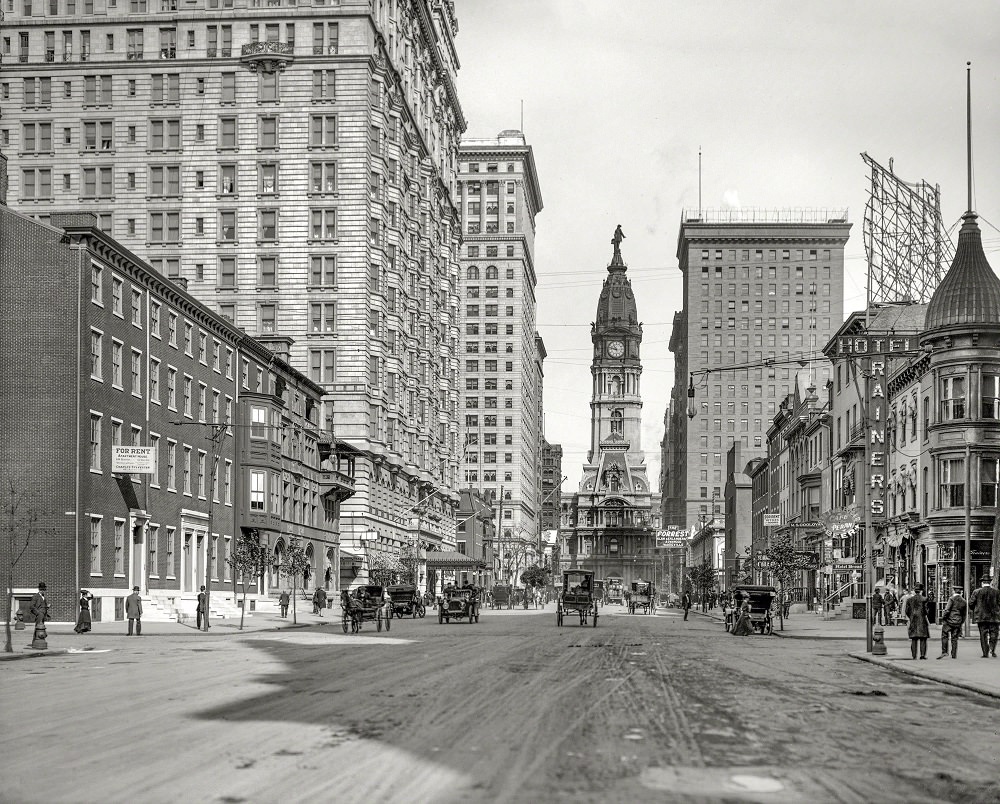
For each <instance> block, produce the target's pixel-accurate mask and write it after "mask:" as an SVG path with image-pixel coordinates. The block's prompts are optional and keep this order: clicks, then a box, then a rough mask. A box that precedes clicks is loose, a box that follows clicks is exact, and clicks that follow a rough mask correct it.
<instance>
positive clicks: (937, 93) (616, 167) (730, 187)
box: [455, 0, 1000, 491]
mask: <svg viewBox="0 0 1000 804" xmlns="http://www.w3.org/2000/svg"><path fill="white" fill-rule="evenodd" d="M455 5H456V11H457V15H458V24H459V33H458V37H457V39H456V44H457V47H458V53H459V60H460V62H461V68H460V70H459V74H458V87H459V98H460V101H461V103H462V107H463V111H464V113H465V116H466V119H467V120H468V129H467V131H466V136H468V137H492V136H496V135H497V134H498V133H499V132H500V131H502V130H504V129H511V128H513V129H521V130H522V131H523V132H524V134H525V137H526V139H527V142H528V144H529V145H531V146H532V148H533V151H534V157H535V163H536V166H537V169H538V176H539V183H540V185H541V193H542V199H543V202H544V207H543V209H542V211H541V212H540V213H539V214H538V216H537V217H536V219H535V223H536V240H535V269H536V273H537V277H538V287H537V296H538V311H537V327H538V331H539V333H540V334H541V336H542V338H543V340H544V342H545V348H546V350H547V352H548V357H547V359H546V360H545V363H544V372H545V390H544V393H545V396H544V412H545V437H546V439H547V440H548V441H549V442H552V443H558V444H561V445H562V447H563V474H564V475H566V476H567V480H566V481H565V482H564V483H563V490H564V491H570V490H572V489H576V488H577V487H578V485H579V482H580V479H581V471H582V466H583V462H584V460H585V459H586V453H587V450H588V448H589V435H590V434H589V423H590V387H591V385H590V362H591V357H592V346H591V342H590V324H591V322H592V321H593V320H594V316H595V313H596V309H597V300H598V297H599V295H600V291H601V284H602V282H603V281H604V278H605V277H606V276H607V270H606V267H607V264H608V262H609V261H610V259H611V253H612V247H611V243H610V240H611V236H612V234H613V232H614V229H615V226H616V225H617V224H621V227H622V230H623V231H624V233H625V236H626V239H625V241H624V242H623V243H622V255H623V257H624V259H625V261H626V263H627V264H628V266H629V270H628V276H629V277H630V279H631V281H632V287H633V290H634V291H635V295H636V300H637V302H638V310H639V319H640V321H642V323H643V342H642V349H641V355H642V362H643V375H642V395H643V430H642V445H641V446H642V449H643V450H644V451H645V453H646V463H647V465H648V467H649V478H650V481H651V482H652V483H654V484H657V483H658V477H659V465H660V459H659V444H660V441H661V440H662V438H663V417H664V413H665V411H666V405H667V402H668V400H669V397H670V389H671V387H672V385H673V357H672V355H671V353H670V352H669V350H668V348H667V344H668V341H669V338H670V329H671V321H672V319H673V315H674V312H675V311H677V310H679V309H680V307H681V302H682V298H681V290H682V284H681V274H680V271H679V270H678V268H677V256H676V253H677V234H678V229H679V224H680V218H681V211H682V210H684V209H697V208H698V151H699V148H700V149H701V151H702V174H701V175H702V178H701V186H702V191H701V193H702V206H703V207H704V208H706V209H709V208H723V207H743V208H769V209H775V208H781V209H789V208H807V209H808V208H828V209H829V208H841V209H842V208H845V207H846V208H847V209H848V219H849V220H850V221H851V222H852V223H853V227H852V229H851V237H850V240H849V241H848V244H847V248H846V252H845V254H846V268H845V274H846V276H845V281H844V310H845V314H846V313H848V312H851V311H854V310H859V309H863V308H864V305H865V282H866V262H865V253H864V241H863V237H862V228H863V215H864V206H865V203H866V200H867V191H868V186H869V182H870V174H869V172H868V170H867V168H866V167H865V165H864V163H863V162H862V160H861V156H860V154H861V152H862V151H866V152H868V154H869V155H870V156H872V157H873V158H874V159H875V160H876V161H878V162H879V163H881V164H882V165H885V166H888V163H889V159H890V158H893V159H894V169H895V173H896V175H897V176H899V177H901V178H903V179H905V180H906V181H910V182H916V181H918V180H921V179H924V180H927V181H929V182H930V183H932V184H939V185H940V187H941V206H942V217H943V219H944V222H945V224H946V226H948V227H951V226H952V224H954V223H956V222H957V221H958V220H959V218H960V216H961V214H962V213H963V212H964V211H965V208H966V206H967V204H966V114H965V104H966V87H965V84H966V67H965V65H966V62H967V61H971V62H972V70H973V72H972V101H973V107H972V120H973V163H974V164H973V173H974V185H975V193H974V202H973V206H974V207H975V208H976V210H977V211H978V212H979V214H980V215H981V218H980V226H981V227H982V229H983V239H984V246H985V248H986V253H987V257H988V258H989V260H990V264H991V265H992V266H993V268H994V270H995V271H997V272H998V273H1000V3H998V2H996V0H972V1H971V2H962V3H948V4H945V3H941V2H939V0H934V1H933V2H931V1H930V0H905V1H903V0H880V1H879V2H877V3H873V2H871V0H858V1H857V2H853V1H849V0H838V2H836V3H818V2H817V3H801V2H791V0H786V1H785V2H774V1H773V0H757V2H747V1H746V0H733V1H732V2H721V1H718V2H717V1H714V0H697V1H696V0H686V2H680V1H675V0H456V4H455ZM522 102H523V108H524V113H523V123H522V117H521V108H522ZM955 233H957V229H956V230H955V231H954V232H953V235H954V234H955Z"/></svg>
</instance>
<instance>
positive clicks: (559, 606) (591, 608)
mask: <svg viewBox="0 0 1000 804" xmlns="http://www.w3.org/2000/svg"><path fill="white" fill-rule="evenodd" d="M567 614H576V615H577V616H579V618H580V625H586V624H587V619H588V618H590V620H591V624H592V625H593V626H595V627H596V626H597V595H596V594H595V592H594V573H593V572H590V571H589V570H578V569H571V570H563V588H562V593H561V594H560V595H559V599H558V601H557V602H556V625H558V626H562V624H563V617H565V616H566V615H567Z"/></svg>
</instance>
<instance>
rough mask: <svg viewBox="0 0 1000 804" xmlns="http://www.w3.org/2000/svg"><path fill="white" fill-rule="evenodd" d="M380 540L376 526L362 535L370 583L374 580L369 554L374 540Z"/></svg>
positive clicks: (362, 548) (362, 547)
mask: <svg viewBox="0 0 1000 804" xmlns="http://www.w3.org/2000/svg"><path fill="white" fill-rule="evenodd" d="M377 541H378V531H377V530H375V528H368V530H366V531H365V533H364V535H363V536H362V537H361V552H363V553H364V554H365V568H366V570H367V571H368V583H371V582H372V562H371V558H370V556H369V555H368V551H369V550H370V549H371V545H372V543H373V542H377Z"/></svg>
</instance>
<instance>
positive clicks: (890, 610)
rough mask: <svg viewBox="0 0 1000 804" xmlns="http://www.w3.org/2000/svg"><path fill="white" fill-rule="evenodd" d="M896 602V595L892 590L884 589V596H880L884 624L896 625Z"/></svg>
mask: <svg viewBox="0 0 1000 804" xmlns="http://www.w3.org/2000/svg"><path fill="white" fill-rule="evenodd" d="M897 604H898V601H897V600H896V594H895V592H893V591H892V589H886V590H885V594H884V595H883V596H882V605H883V607H884V608H885V624H886V625H895V624H896V606H897Z"/></svg>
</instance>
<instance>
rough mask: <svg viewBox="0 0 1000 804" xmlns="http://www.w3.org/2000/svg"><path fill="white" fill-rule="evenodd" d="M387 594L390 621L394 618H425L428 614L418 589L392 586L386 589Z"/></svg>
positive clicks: (406, 586)
mask: <svg viewBox="0 0 1000 804" xmlns="http://www.w3.org/2000/svg"><path fill="white" fill-rule="evenodd" d="M386 592H388V594H389V606H388V615H389V619H392V617H393V616H395V617H423V616H424V615H425V614H426V613H427V612H426V610H425V609H424V603H423V600H422V599H421V596H420V593H419V592H418V591H417V587H415V586H408V585H399V586H390V587H388V589H386Z"/></svg>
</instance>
